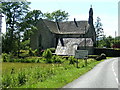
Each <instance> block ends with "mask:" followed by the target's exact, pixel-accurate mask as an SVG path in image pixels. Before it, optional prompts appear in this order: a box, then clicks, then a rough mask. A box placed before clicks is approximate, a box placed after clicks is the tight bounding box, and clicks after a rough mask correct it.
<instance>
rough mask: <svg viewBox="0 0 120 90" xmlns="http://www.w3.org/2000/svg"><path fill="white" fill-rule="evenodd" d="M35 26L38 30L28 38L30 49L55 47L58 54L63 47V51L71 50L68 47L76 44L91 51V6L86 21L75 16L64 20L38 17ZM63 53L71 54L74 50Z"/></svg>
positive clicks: (92, 43) (92, 34)
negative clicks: (69, 19)
mask: <svg viewBox="0 0 120 90" xmlns="http://www.w3.org/2000/svg"><path fill="white" fill-rule="evenodd" d="M37 28H38V30H37V31H35V32H34V34H33V35H32V36H31V38H30V46H31V48H32V49H47V48H56V54H58V55H60V54H62V53H60V52H63V51H62V49H63V48H64V51H72V50H73V49H71V50H70V48H73V47H74V45H77V46H76V49H88V50H89V54H92V53H93V47H94V45H95V43H96V32H95V28H94V25H93V9H92V7H91V8H90V10H89V18H88V21H76V19H75V18H74V20H73V21H64V22H54V21H49V20H46V19H40V20H39V22H38V24H37ZM68 46H69V47H68ZM61 48H62V49H61ZM60 50H61V51H60ZM64 54H65V55H73V54H74V52H67V53H64Z"/></svg>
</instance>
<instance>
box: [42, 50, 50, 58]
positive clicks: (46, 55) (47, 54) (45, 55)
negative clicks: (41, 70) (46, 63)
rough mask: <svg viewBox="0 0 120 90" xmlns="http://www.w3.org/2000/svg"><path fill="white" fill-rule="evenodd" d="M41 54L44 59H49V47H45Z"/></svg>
mask: <svg viewBox="0 0 120 90" xmlns="http://www.w3.org/2000/svg"><path fill="white" fill-rule="evenodd" d="M42 56H43V57H44V58H46V59H51V58H52V52H51V51H50V49H47V50H45V51H44V52H43V54H42Z"/></svg>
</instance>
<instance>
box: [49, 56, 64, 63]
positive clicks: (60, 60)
mask: <svg viewBox="0 0 120 90" xmlns="http://www.w3.org/2000/svg"><path fill="white" fill-rule="evenodd" d="M51 60H52V62H53V63H63V62H64V61H65V60H66V59H65V60H64V59H63V58H62V57H60V56H57V55H53V56H52V59H51Z"/></svg>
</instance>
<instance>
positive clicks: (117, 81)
mask: <svg viewBox="0 0 120 90" xmlns="http://www.w3.org/2000/svg"><path fill="white" fill-rule="evenodd" d="M114 63H115V61H113V63H112V70H113V73H114V75H115V79H116V81H117V84H120V83H119V81H118V77H117V74H116V73H115V70H114Z"/></svg>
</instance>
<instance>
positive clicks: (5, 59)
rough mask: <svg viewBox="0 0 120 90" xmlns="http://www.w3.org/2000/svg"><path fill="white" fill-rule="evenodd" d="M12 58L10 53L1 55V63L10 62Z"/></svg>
mask: <svg viewBox="0 0 120 90" xmlns="http://www.w3.org/2000/svg"><path fill="white" fill-rule="evenodd" d="M12 57H13V55H12V53H10V54H7V53H3V54H2V59H3V62H11V58H12Z"/></svg>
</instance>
